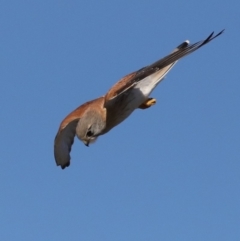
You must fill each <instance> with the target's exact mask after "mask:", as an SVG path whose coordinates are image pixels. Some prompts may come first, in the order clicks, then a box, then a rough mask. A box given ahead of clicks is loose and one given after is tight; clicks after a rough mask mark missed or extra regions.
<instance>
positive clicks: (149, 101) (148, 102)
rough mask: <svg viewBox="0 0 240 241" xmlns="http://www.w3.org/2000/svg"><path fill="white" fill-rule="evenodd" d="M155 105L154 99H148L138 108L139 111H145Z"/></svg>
mask: <svg viewBox="0 0 240 241" xmlns="http://www.w3.org/2000/svg"><path fill="white" fill-rule="evenodd" d="M156 103H157V100H156V99H154V98H148V99H147V100H146V101H145V102H143V103H142V104H141V105H140V106H139V107H138V108H140V109H147V108H149V107H151V106H152V105H155V104H156Z"/></svg>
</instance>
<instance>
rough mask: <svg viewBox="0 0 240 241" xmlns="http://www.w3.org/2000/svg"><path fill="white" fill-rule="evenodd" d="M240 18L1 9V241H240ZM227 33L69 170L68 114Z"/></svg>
mask: <svg viewBox="0 0 240 241" xmlns="http://www.w3.org/2000/svg"><path fill="white" fill-rule="evenodd" d="M239 22H240V15H239V2H238V1H236V0H232V1H230V2H228V3H227V2H226V1H219V0H208V1H196V0H193V1H191V2H189V1H188V2H187V1H185V2H182V1H176V0H172V1H171V0H170V1H152V0H148V1H142V0H139V1H108V0H106V1H96V0H95V1H85V2H81V1H74V0H72V1H51V0H48V1H45V0H42V1H16V0H15V1H14V0H13V1H11V0H8V1H6V0H5V1H4V0H3V1H1V3H0V33H1V37H0V42H1V44H0V52H1V57H0V61H1V63H0V79H1V82H0V83H1V88H0V92H1V94H0V103H1V112H0V115H1V126H2V128H1V133H2V134H1V139H0V149H1V152H0V153H1V154H0V157H1V171H0V190H1V197H0V213H1V215H0V227H1V228H0V238H1V240H9V241H10V240H11V241H12V240H14V241H15V240H18V241H19V240H24V241H27V240H34V241H39V240H41V241H42V240H58V241H64V240H73V241H74V240H84V241H92V240H103V241H108V240H109V241H112V240H114V241H118V240H119V241H122V240H131V241H132V240H137V241H146V240H151V241H152V240H153V241H155V240H156V241H158V240H165V241H168V240H171V241H172V240H177V241H182V240H183V241H186V240H194V241H202V240H211V241H213V240H217V241H222V240H231V241H235V240H240V228H239V227H240V175H239V173H240V138H239V136H240V108H239V103H240V97H239V93H240V74H239V52H240V47H239V43H240V33H239ZM223 28H225V29H226V31H225V33H224V34H223V35H222V36H220V37H219V38H217V39H216V40H214V41H213V42H211V43H210V44H208V45H207V46H205V47H203V48H201V49H200V50H198V51H197V52H195V53H193V54H192V55H190V56H187V57H186V58H184V59H182V60H181V61H179V62H178V64H177V65H176V66H175V67H174V68H173V69H172V71H171V72H170V73H169V74H168V76H167V78H166V79H165V80H164V81H163V82H162V83H161V84H160V85H159V86H158V88H157V89H156V90H155V91H154V92H153V94H152V96H153V97H155V98H156V99H157V101H158V103H157V104H156V105H155V106H154V107H152V108H150V109H148V110H144V111H143V110H137V111H136V112H134V113H133V115H131V116H130V118H129V119H127V120H126V121H125V122H123V123H122V124H121V125H119V126H117V127H116V128H115V129H113V130H112V131H111V132H109V133H108V134H107V135H104V136H102V137H100V138H99V139H98V141H97V143H96V144H94V145H91V146H90V147H89V148H86V147H85V146H84V145H83V144H82V143H81V142H79V141H78V140H77V139H76V140H75V143H74V145H73V149H72V162H71V166H70V167H69V168H67V169H65V170H64V171H63V170H61V169H60V168H59V167H57V166H56V165H55V161H54V157H53V141H54V137H55V135H56V132H57V129H58V127H59V124H60V122H61V120H62V119H63V118H64V117H65V116H66V114H68V113H69V112H70V111H72V110H73V109H75V108H76V107H77V106H79V105H80V104H82V103H84V102H85V101H87V100H91V99H93V98H96V97H98V96H100V95H103V94H105V93H106V92H107V91H108V89H109V88H110V87H111V86H112V85H113V84H114V83H115V82H116V81H118V80H119V79H120V78H121V77H123V76H124V75H126V74H128V73H129V72H132V71H135V70H137V69H139V68H141V67H143V66H145V65H148V64H150V63H152V62H154V61H156V60H157V59H159V58H161V57H163V56H164V55H166V54H168V53H169V52H170V51H172V50H173V49H174V48H175V47H176V46H177V45H179V44H180V43H181V42H182V41H184V40H186V39H189V40H190V41H191V43H193V42H196V41H199V40H201V39H204V38H205V37H207V36H208V35H209V34H210V33H211V32H212V31H216V32H218V31H220V30H222V29H223Z"/></svg>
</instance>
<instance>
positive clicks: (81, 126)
mask: <svg viewBox="0 0 240 241" xmlns="http://www.w3.org/2000/svg"><path fill="white" fill-rule="evenodd" d="M223 31H224V30H222V31H221V32H219V33H218V34H216V35H214V32H212V33H211V34H210V35H209V36H208V37H207V38H206V39H204V40H202V41H199V42H196V43H194V44H190V42H189V41H188V40H186V41H184V42H183V43H181V44H180V45H179V46H178V47H176V48H175V49H174V50H173V51H172V52H171V53H170V54H169V55H167V56H166V57H164V58H162V59H160V60H158V61H156V62H154V63H153V64H151V65H148V66H146V67H144V68H141V69H139V70H137V71H135V72H132V73H130V74H128V75H126V76H125V77H123V78H122V79H120V80H119V81H118V82H117V83H116V84H115V85H114V86H113V87H112V88H111V89H110V90H109V91H108V92H107V93H106V94H105V95H104V96H101V97H99V98H97V99H94V100H91V101H89V102H86V103H84V104H83V105H81V106H79V107H78V108H77V109H75V110H74V111H72V112H71V113H70V114H68V115H67V116H66V117H65V118H64V119H63V121H62V122H61V124H60V127H59V129H58V132H57V135H56V137H55V140H54V157H55V161H56V164H57V166H61V168H62V169H64V168H66V167H68V166H69V165H70V159H71V157H70V152H71V147H72V144H73V141H74V137H75V135H76V136H77V137H78V139H79V140H81V141H82V142H83V143H84V144H85V145H86V146H89V144H91V143H93V142H94V141H96V139H97V137H98V136H100V135H104V134H106V133H107V132H109V131H110V130H111V129H112V128H114V127H115V126H117V125H118V124H120V123H121V122H122V121H124V120H125V119H126V118H127V117H129V116H130V115H131V114H132V112H133V111H134V110H136V109H138V108H140V109H147V108H149V107H151V106H152V105H154V104H155V103H156V99H155V98H152V97H150V94H151V93H152V91H153V90H154V89H155V88H156V86H157V85H158V84H159V83H160V82H161V81H162V80H163V79H164V77H165V76H166V74H167V73H168V72H169V71H170V70H171V69H172V67H173V66H174V65H175V64H176V63H177V61H178V60H179V59H180V58H182V57H184V56H186V55H188V54H190V53H193V52H194V51H196V50H197V49H199V48H201V47H202V46H204V45H206V44H208V43H209V42H211V41H212V40H213V39H215V38H216V37H218V36H219V35H221V34H222V33H223Z"/></svg>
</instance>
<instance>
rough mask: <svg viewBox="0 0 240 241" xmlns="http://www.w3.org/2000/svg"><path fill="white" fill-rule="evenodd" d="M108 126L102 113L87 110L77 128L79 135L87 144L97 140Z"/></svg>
mask: <svg viewBox="0 0 240 241" xmlns="http://www.w3.org/2000/svg"><path fill="white" fill-rule="evenodd" d="M105 126H106V122H105V120H104V118H103V117H102V116H101V114H100V113H98V112H96V111H87V112H86V113H85V114H84V115H83V116H82V117H81V119H80V120H79V122H78V124H77V128H76V134H77V137H78V138H79V139H80V140H81V141H82V142H83V143H84V144H85V145H86V146H89V144H90V143H93V142H94V141H96V139H97V137H98V136H99V135H101V133H102V131H103V130H104V128H105Z"/></svg>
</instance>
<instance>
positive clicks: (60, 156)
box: [54, 97, 104, 169]
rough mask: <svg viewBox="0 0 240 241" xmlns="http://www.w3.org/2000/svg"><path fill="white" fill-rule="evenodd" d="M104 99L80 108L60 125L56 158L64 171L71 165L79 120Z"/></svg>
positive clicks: (56, 143)
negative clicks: (72, 148)
mask: <svg viewBox="0 0 240 241" xmlns="http://www.w3.org/2000/svg"><path fill="white" fill-rule="evenodd" d="M103 98H104V97H100V98H98V99H95V100H92V101H89V102H86V103H85V104H83V105H81V106H79V107H78V108H77V109H75V110H74V111H72V112H71V113H70V114H69V115H68V116H67V117H66V118H64V120H63V121H62V123H61V124H60V127H59V130H58V132H57V135H56V137H55V140H54V157H55V161H56V164H57V165H58V166H61V167H62V169H64V168H65V167H67V166H69V165H70V159H71V157H70V152H71V147H72V144H73V141H74V137H75V135H76V127H77V124H78V122H79V120H80V119H81V117H82V115H83V114H84V113H85V111H86V110H87V109H88V108H91V106H92V105H95V104H96V103H98V102H99V101H103Z"/></svg>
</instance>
